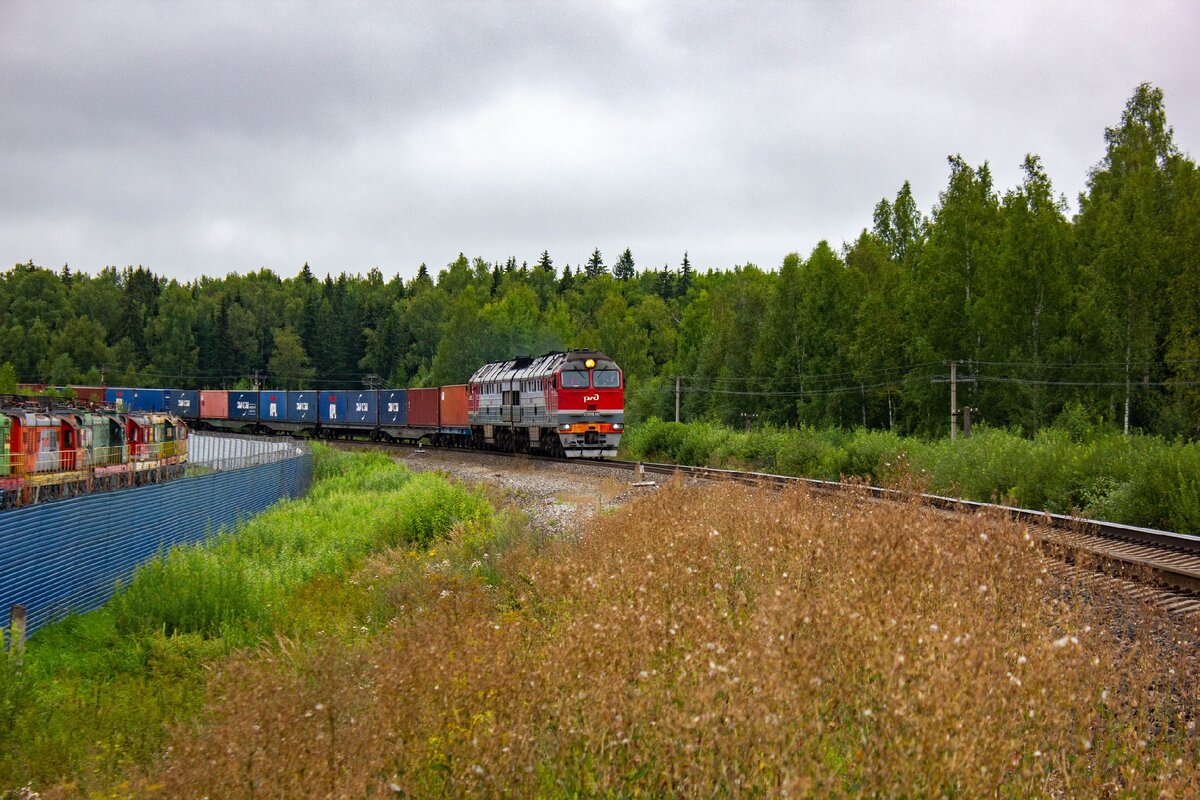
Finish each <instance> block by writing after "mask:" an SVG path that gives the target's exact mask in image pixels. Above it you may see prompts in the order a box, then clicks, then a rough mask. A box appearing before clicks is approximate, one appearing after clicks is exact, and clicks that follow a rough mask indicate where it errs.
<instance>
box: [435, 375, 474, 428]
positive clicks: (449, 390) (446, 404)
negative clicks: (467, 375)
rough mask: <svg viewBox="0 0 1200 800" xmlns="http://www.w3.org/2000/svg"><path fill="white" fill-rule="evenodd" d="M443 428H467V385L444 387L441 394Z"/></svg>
mask: <svg viewBox="0 0 1200 800" xmlns="http://www.w3.org/2000/svg"><path fill="white" fill-rule="evenodd" d="M441 414H442V421H441V427H443V428H465V427H467V425H468V424H469V423H468V422H467V385H466V384H465V383H462V384H458V385H456V386H443V387H442V393H441Z"/></svg>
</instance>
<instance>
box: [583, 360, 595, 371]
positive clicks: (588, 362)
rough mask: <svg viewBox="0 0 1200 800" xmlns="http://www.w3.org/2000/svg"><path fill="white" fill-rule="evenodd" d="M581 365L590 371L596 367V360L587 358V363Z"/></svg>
mask: <svg viewBox="0 0 1200 800" xmlns="http://www.w3.org/2000/svg"><path fill="white" fill-rule="evenodd" d="M583 365H584V366H585V367H587V368H588V369H591V368H592V367H594V366H596V359H594V358H589V359H588V360H587V361H585V362H583Z"/></svg>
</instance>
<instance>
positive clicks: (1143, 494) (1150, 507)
mask: <svg viewBox="0 0 1200 800" xmlns="http://www.w3.org/2000/svg"><path fill="white" fill-rule="evenodd" d="M623 447H624V448H625V452H626V454H627V456H628V457H630V458H636V459H641V460H645V461H665V462H669V463H676V464H689V465H693V466H712V467H729V468H749V469H757V470H761V471H766V472H775V473H781V474H785V475H797V476H804V477H811V478H821V479H825V480H839V479H842V478H858V479H862V480H864V481H867V482H869V483H872V484H875V485H880V486H903V487H906V488H915V489H921V490H923V491H928V492H932V493H935V494H942V495H948V496H953V497H962V498H964V499H967V500H978V501H982V502H992V501H998V502H1002V503H1005V504H1008V505H1014V506H1019V507H1022V508H1030V509H1035V510H1039V511H1052V512H1054V513H1058V514H1080V515H1082V516H1085V517H1089V518H1092V519H1102V520H1108V521H1111V522H1121V523H1125V524H1129V525H1141V526H1146V527H1152V528H1159V529H1162V530H1172V531H1177V532H1179V533H1191V534H1200V444H1197V443H1195V442H1191V443H1174V442H1169V441H1167V440H1165V439H1162V438H1159V437H1157V436H1123V435H1121V434H1119V433H1113V432H1108V431H1101V430H1095V429H1092V428H1089V427H1087V426H1077V427H1074V428H1072V429H1047V430H1043V431H1041V432H1040V433H1038V434H1037V435H1036V436H1035V437H1034V438H1032V439H1027V438H1024V437H1021V436H1019V435H1017V434H1015V433H1011V432H1008V431H1004V430H994V429H980V430H977V432H976V434H975V435H974V436H972V437H971V438H970V439H959V440H958V441H956V442H951V441H949V440H948V439H938V440H934V441H927V440H923V439H917V438H913V437H903V436H898V435H896V434H892V433H888V432H886V431H868V430H863V429H856V430H845V429H837V428H834V429H824V430H818V429H814V428H762V429H757V430H754V431H751V432H749V433H745V432H740V431H735V430H732V429H730V428H726V427H723V426H721V425H716V424H712V423H705V422H694V423H676V422H663V421H662V420H659V419H655V418H652V419H650V420H647V421H646V422H643V423H641V424H640V425H636V426H633V427H631V428H629V430H628V431H627V432H626V434H625V439H624V442H623Z"/></svg>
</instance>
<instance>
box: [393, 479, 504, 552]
mask: <svg viewBox="0 0 1200 800" xmlns="http://www.w3.org/2000/svg"><path fill="white" fill-rule="evenodd" d="M398 495H399V498H398V499H399V500H400V502H399V503H397V509H396V516H395V518H394V525H393V526H391V531H392V536H391V537H390V538H391V539H392V541H390V542H389V544H393V545H394V544H400V543H401V542H405V543H409V544H413V545H416V546H419V547H425V546H428V545H429V544H430V543H431V542H432V541H433V540H434V539H438V538H441V537H444V536H445V535H446V534H448V533H449V532H450V529H451V528H452V527H454V525H455V524H456V523H459V522H475V523H485V522H488V521H490V520H491V518H492V508H491V506H490V505H488V502H487V500H486V499H485V498H484V497H483V495H482V494H480V493H479V492H472V491H469V490H467V489H464V488H463V487H461V486H459V485H457V484H452V483H450V482H448V481H446V480H445V479H444V478H441V477H438V476H437V475H432V474H430V473H422V474H420V475H417V476H415V477H414V478H413V479H412V480H411V481H410V482H409V483H408V484H407V485H406V486H405V487H404V489H403V490H401V491H400V492H399V493H398Z"/></svg>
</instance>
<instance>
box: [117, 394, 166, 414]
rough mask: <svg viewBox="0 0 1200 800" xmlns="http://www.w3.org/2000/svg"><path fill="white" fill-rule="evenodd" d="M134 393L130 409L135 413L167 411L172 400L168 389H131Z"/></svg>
mask: <svg viewBox="0 0 1200 800" xmlns="http://www.w3.org/2000/svg"><path fill="white" fill-rule="evenodd" d="M129 392H132V393H133V396H132V398H131V399H130V401H129V407H130V408H131V409H133V410H134V411H166V410H167V405H168V403H169V402H170V398H169V397H168V396H167V390H166V389H130V390H126V394H127V395H128V393H129Z"/></svg>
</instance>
